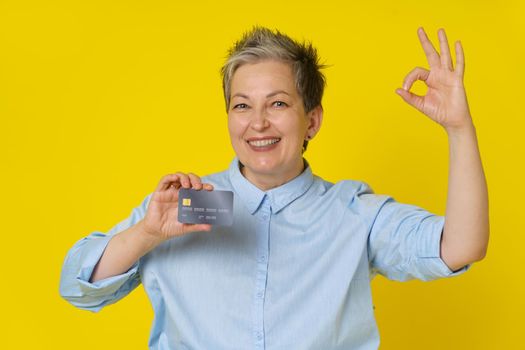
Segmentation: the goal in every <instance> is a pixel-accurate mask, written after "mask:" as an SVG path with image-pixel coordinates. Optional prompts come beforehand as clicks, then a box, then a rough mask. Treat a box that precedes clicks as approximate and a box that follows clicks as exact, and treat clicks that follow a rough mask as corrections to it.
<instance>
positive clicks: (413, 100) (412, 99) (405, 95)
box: [396, 89, 423, 111]
mask: <svg viewBox="0 0 525 350" xmlns="http://www.w3.org/2000/svg"><path fill="white" fill-rule="evenodd" d="M396 94H398V95H399V96H401V98H402V99H403V100H404V101H405V102H406V103H408V104H409V105H411V106H412V107H414V108H416V109H418V110H420V111H421V107H422V106H423V97H422V96H419V95H416V94H413V93H411V92H410V91H407V90H404V89H396Z"/></svg>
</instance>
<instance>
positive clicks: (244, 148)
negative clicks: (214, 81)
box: [228, 60, 322, 190]
mask: <svg viewBox="0 0 525 350" xmlns="http://www.w3.org/2000/svg"><path fill="white" fill-rule="evenodd" d="M230 91H231V97H230V109H229V111H228V129H229V132H230V138H231V143H232V146H233V149H234V150H235V153H236V154H237V157H238V158H239V160H240V161H241V163H242V164H244V168H243V174H244V176H245V177H246V178H247V179H248V180H250V181H251V182H252V183H254V184H255V185H256V186H257V187H259V188H261V189H264V190H266V189H269V188H273V187H276V186H279V185H281V184H283V183H285V182H287V181H289V180H291V179H293V178H294V177H296V176H297V175H299V174H300V173H301V172H302V170H303V161H302V146H303V142H304V140H305V138H306V137H307V136H310V137H313V136H314V135H315V133H316V132H317V130H318V129H319V127H320V125H321V120H322V109H321V107H320V106H319V107H316V108H314V109H313V110H312V111H311V112H309V113H308V114H306V113H305V111H304V106H303V101H302V98H301V96H300V95H299V94H298V92H297V89H296V87H295V81H294V77H293V73H292V69H291V66H290V65H289V64H286V63H283V62H279V61H275V60H264V61H260V62H257V63H252V64H244V65H242V66H240V67H239V68H238V69H237V70H236V71H235V73H234V75H233V78H232V80H231V89H230Z"/></svg>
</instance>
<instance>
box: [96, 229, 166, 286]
mask: <svg viewBox="0 0 525 350" xmlns="http://www.w3.org/2000/svg"><path fill="white" fill-rule="evenodd" d="M142 225H143V221H139V222H138V223H136V224H135V225H133V226H131V227H130V228H128V229H127V230H124V231H122V232H119V233H118V234H116V235H115V236H113V238H111V240H110V241H109V243H108V245H107V247H106V249H105V250H104V253H103V254H102V257H101V258H100V260H99V262H98V264H97V266H95V269H94V270H93V273H92V275H91V279H90V282H96V281H98V280H101V279H104V278H107V277H110V276H115V275H120V274H122V273H125V272H126V271H128V270H129V269H130V267H131V266H133V264H134V263H135V262H136V261H137V260H139V259H140V258H141V257H142V256H144V255H145V254H146V253H148V252H149V251H150V250H152V249H153V248H155V246H157V245H158V244H160V241H159V240H158V239H154V238H153V237H152V236H151V235H148V234H147V233H145V232H144V230H143V228H142Z"/></svg>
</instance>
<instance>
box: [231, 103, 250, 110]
mask: <svg viewBox="0 0 525 350" xmlns="http://www.w3.org/2000/svg"><path fill="white" fill-rule="evenodd" d="M246 108H248V105H247V104H246V103H239V104H236V105H235V106H233V109H246Z"/></svg>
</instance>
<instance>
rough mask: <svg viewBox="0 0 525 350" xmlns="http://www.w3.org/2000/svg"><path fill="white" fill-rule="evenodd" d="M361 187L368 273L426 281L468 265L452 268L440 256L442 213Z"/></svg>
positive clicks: (443, 220)
mask: <svg viewBox="0 0 525 350" xmlns="http://www.w3.org/2000/svg"><path fill="white" fill-rule="evenodd" d="M365 188H366V189H365V191H363V192H362V194H361V195H360V196H359V199H360V201H363V202H364V204H363V205H365V206H366V207H367V209H368V213H369V215H370V216H371V220H370V222H371V224H370V231H369V235H368V257H369V262H370V266H371V273H372V276H373V275H375V274H377V273H379V274H381V275H383V276H385V277H387V278H388V279H391V280H396V281H407V280H410V279H420V280H423V281H429V280H433V279H437V278H443V277H451V276H456V275H459V274H462V273H464V272H465V271H467V270H468V269H469V268H470V266H471V264H468V265H466V266H464V267H463V268H461V269H459V270H457V271H452V270H451V269H450V268H449V267H448V266H447V265H446V264H445V262H444V261H443V259H441V253H440V250H441V249H440V247H441V235H442V232H443V227H444V224H445V218H444V217H443V216H439V215H435V214H432V213H430V212H428V211H426V210H424V209H422V208H419V207H417V206H414V205H409V204H402V203H398V202H396V201H395V200H394V199H393V198H392V197H389V196H385V195H376V194H373V193H372V190H371V189H370V188H368V187H366V186H365Z"/></svg>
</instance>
